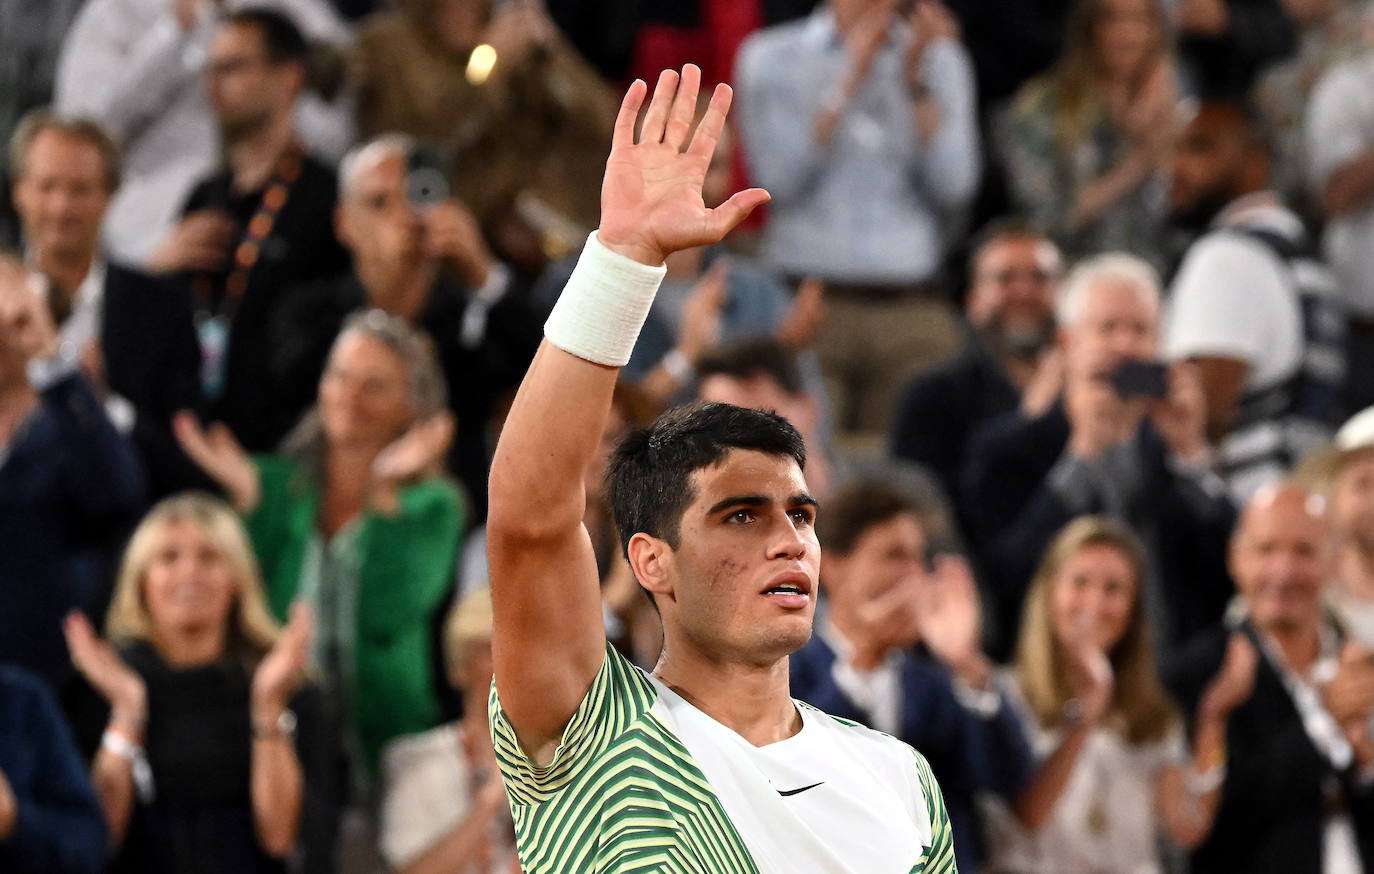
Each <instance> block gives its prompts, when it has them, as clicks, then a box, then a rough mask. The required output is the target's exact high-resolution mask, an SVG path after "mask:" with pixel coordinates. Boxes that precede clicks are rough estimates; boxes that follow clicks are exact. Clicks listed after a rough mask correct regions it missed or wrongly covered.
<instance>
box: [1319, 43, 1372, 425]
mask: <svg viewBox="0 0 1374 874" xmlns="http://www.w3.org/2000/svg"><path fill="white" fill-rule="evenodd" d="M1371 81H1374V50H1366V51H1364V52H1361V53H1359V54H1358V55H1356V56H1355V57H1352V58H1349V59H1348V60H1345V61H1343V62H1341V63H1339V64H1336V65H1335V66H1333V67H1332V68H1331V69H1330V70H1328V71H1327V72H1326V74H1325V75H1324V76H1322V78H1321V80H1320V81H1319V82H1318V83H1317V85H1316V87H1315V88H1314V89H1313V91H1312V100H1311V102H1310V104H1309V105H1308V109H1307V121H1306V126H1305V130H1306V133H1305V136H1304V145H1305V146H1306V150H1307V162H1308V163H1307V169H1308V171H1309V176H1308V182H1309V183H1310V185H1311V187H1312V190H1313V193H1314V195H1315V196H1316V197H1317V198H1318V200H1319V202H1320V203H1321V206H1322V208H1323V211H1324V212H1325V214H1326V230H1325V232H1324V236H1323V239H1322V244H1323V247H1324V250H1325V254H1326V258H1327V261H1328V262H1329V263H1330V264H1331V269H1332V270H1333V271H1335V273H1336V277H1337V280H1338V285H1339V287H1340V289H1341V291H1342V292H1343V293H1344V295H1345V298H1346V304H1347V310H1348V313H1349V317H1350V337H1349V340H1348V343H1349V366H1348V372H1349V373H1351V374H1356V375H1360V374H1368V373H1371V372H1374V255H1371V252H1374V250H1372V249H1371V247H1370V246H1369V240H1370V239H1371V236H1374V105H1370V103H1369V100H1368V97H1369V83H1370V82H1371ZM1371 404H1374V380H1370V379H1367V378H1355V379H1351V380H1350V381H1349V385H1348V387H1347V391H1346V412H1348V413H1354V412H1357V411H1359V410H1362V409H1364V408H1365V407H1367V406H1369V405H1371Z"/></svg>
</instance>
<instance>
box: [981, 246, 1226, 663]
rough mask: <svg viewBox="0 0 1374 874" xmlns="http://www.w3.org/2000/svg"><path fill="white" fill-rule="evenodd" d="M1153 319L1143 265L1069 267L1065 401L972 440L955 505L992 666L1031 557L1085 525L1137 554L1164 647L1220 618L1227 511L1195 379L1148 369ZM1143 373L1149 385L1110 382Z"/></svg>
mask: <svg viewBox="0 0 1374 874" xmlns="http://www.w3.org/2000/svg"><path fill="white" fill-rule="evenodd" d="M1158 313H1159V284H1158V281H1157V280H1156V279H1155V276H1154V272H1153V271H1152V270H1150V268H1149V267H1148V266H1147V265H1146V264H1145V263H1144V262H1142V261H1140V260H1139V259H1136V258H1133V257H1131V256H1129V255H1103V256H1099V257H1097V258H1094V259H1091V260H1089V261H1086V262H1084V263H1082V264H1081V265H1079V267H1078V268H1077V269H1075V270H1074V272H1073V273H1072V274H1071V275H1070V277H1069V279H1068V280H1067V282H1066V283H1065V288H1064V293H1063V295H1062V297H1061V298H1060V306H1059V311H1058V320H1059V332H1060V333H1059V343H1060V349H1061V351H1062V354H1063V356H1064V390H1063V393H1062V395H1060V397H1059V399H1058V400H1057V401H1056V402H1055V403H1054V404H1053V405H1052V406H1051V407H1050V408H1049V409H1048V410H1047V411H1046V412H1044V413H1042V414H1041V415H1039V416H1034V417H1026V416H1022V415H1020V414H1017V413H1011V414H1008V415H1006V416H1004V417H1002V418H999V419H994V420H992V421H991V422H989V423H988V424H987V425H985V426H984V427H983V428H982V429H981V430H980V432H979V433H978V435H977V436H976V437H975V438H974V441H973V446H972V447H971V448H970V450H969V453H968V465H967V467H966V469H965V475H964V488H965V492H964V507H965V508H966V511H967V512H968V514H969V515H968V518H969V521H970V522H971V523H972V524H971V534H972V536H973V538H974V541H975V544H976V546H977V549H978V551H979V555H980V557H981V563H980V568H981V569H983V570H984V571H985V572H986V574H987V580H986V582H987V584H988V585H987V588H988V589H989V595H990V599H991V602H992V608H993V610H994V611H995V619H996V621H997V622H998V624H997V625H995V626H994V632H995V634H994V639H993V652H994V654H995V655H1000V654H1002V653H1005V652H1008V651H1009V650H1010V644H1011V641H1010V640H1009V639H1008V637H1009V636H1010V634H1012V633H1014V630H1015V629H1016V628H1017V627H1019V626H1020V620H1019V616H1020V613H1021V602H1022V600H1023V598H1024V597H1025V592H1026V588H1027V586H1028V585H1029V582H1030V579H1031V576H1032V574H1033V573H1034V570H1035V561H1036V558H1035V557H1036V556H1039V555H1041V554H1043V553H1044V551H1045V547H1046V546H1047V545H1048V544H1049V542H1050V540H1051V539H1052V538H1053V537H1054V535H1055V534H1056V532H1058V531H1059V530H1060V529H1061V528H1063V527H1064V526H1065V525H1066V524H1068V522H1069V521H1070V520H1072V519H1074V518H1075V517H1077V516H1082V515H1087V514H1090V513H1098V514H1105V515H1110V516H1113V517H1115V518H1117V519H1120V520H1123V521H1126V522H1128V523H1129V524H1130V526H1131V528H1132V529H1133V530H1134V531H1135V532H1136V534H1137V536H1139V537H1140V538H1141V539H1142V540H1144V541H1145V543H1146V544H1148V546H1149V550H1148V554H1149V556H1150V561H1149V566H1148V568H1147V571H1146V574H1145V576H1144V580H1143V587H1144V590H1145V591H1144V596H1143V603H1144V604H1145V605H1146V606H1147V609H1148V610H1149V611H1150V624H1151V625H1152V626H1153V627H1154V629H1155V634H1156V636H1157V638H1158V639H1159V641H1160V642H1161V645H1162V646H1164V647H1165V648H1166V649H1167V648H1168V647H1171V646H1172V645H1173V644H1174V643H1175V642H1177V641H1179V640H1184V639H1187V638H1188V637H1189V636H1191V635H1192V634H1193V633H1195V632H1197V631H1198V630H1200V629H1202V628H1206V627H1208V626H1209V625H1210V624H1211V623H1212V622H1215V621H1216V620H1217V619H1218V618H1219V617H1220V616H1221V614H1222V612H1223V611H1224V610H1225V606H1226V602H1227V600H1228V599H1229V598H1230V583H1229V582H1228V580H1227V578H1226V569H1225V554H1226V542H1227V537H1228V536H1229V535H1230V532H1231V525H1232V523H1233V522H1234V519H1235V509H1234V508H1233V506H1232V504H1231V502H1230V500H1229V498H1228V497H1227V494H1226V487H1225V485H1224V484H1223V483H1222V482H1221V480H1220V479H1219V478H1218V477H1217V475H1216V474H1215V473H1214V472H1213V471H1212V468H1211V466H1210V464H1209V461H1208V458H1209V456H1208V453H1207V441H1206V438H1205V435H1204V432H1203V426H1204V421H1205V418H1206V408H1205V407H1204V399H1203V395H1202V388H1201V386H1200V385H1199V384H1198V380H1197V376H1196V374H1195V373H1194V372H1193V371H1191V370H1190V369H1189V368H1188V367H1186V366H1175V367H1173V368H1171V369H1169V370H1168V371H1164V368H1163V366H1162V365H1158V364H1156V365H1155V368H1158V369H1157V370H1155V369H1154V368H1151V367H1150V366H1149V365H1148V362H1150V361H1152V360H1153V359H1155V358H1156V356H1157V355H1158V354H1159V342H1158V323H1159V315H1158ZM1123 366H1127V370H1123V369H1122V368H1123ZM1140 367H1144V368H1145V369H1146V370H1151V371H1153V377H1154V379H1157V380H1158V382H1157V383H1155V384H1146V383H1149V382H1153V380H1145V381H1142V382H1140V383H1136V382H1133V381H1129V380H1122V379H1121V377H1122V376H1123V374H1125V375H1129V370H1130V369H1131V368H1140Z"/></svg>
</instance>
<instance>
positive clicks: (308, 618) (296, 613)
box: [253, 601, 315, 721]
mask: <svg viewBox="0 0 1374 874" xmlns="http://www.w3.org/2000/svg"><path fill="white" fill-rule="evenodd" d="M314 635H315V618H314V616H313V615H311V613H310V608H309V607H308V606H306V605H305V604H304V603H303V602H300V601H297V602H296V603H295V604H293V605H291V619H290V621H289V622H287V623H286V628H284V629H283V630H282V633H281V637H279V638H277V642H276V644H275V645H274V646H273V647H272V649H271V650H270V651H269V652H268V653H267V655H266V656H264V657H263V659H262V661H261V662H259V663H258V668H257V670H256V671H254V672H253V710H254V712H255V713H258V714H260V715H261V716H262V717H263V721H270V720H272V719H275V718H276V715H277V714H280V713H281V711H282V710H283V709H285V708H286V705H287V703H288V702H289V701H290V700H291V696H292V695H294V694H296V690H297V689H299V688H300V687H301V683H303V682H304V681H305V662H306V658H307V657H308V656H309V654H310V639H311V638H312V637H314Z"/></svg>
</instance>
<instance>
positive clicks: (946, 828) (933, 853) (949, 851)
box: [911, 750, 959, 874]
mask: <svg viewBox="0 0 1374 874" xmlns="http://www.w3.org/2000/svg"><path fill="white" fill-rule="evenodd" d="M912 755H914V756H915V757H916V774H917V777H918V778H919V779H920V782H921V792H922V793H923V794H924V795H925V798H926V812H927V814H928V816H929V817H930V846H929V847H927V848H926V850H925V852H924V853H922V854H921V858H920V859H918V860H916V864H915V865H914V866H913V867H912V869H911V874H958V870H959V869H958V868H957V867H956V865H955V861H954V830H953V829H952V828H951V827H950V824H949V811H947V810H946V809H945V797H944V795H943V794H942V793H941V792H940V784H939V783H937V782H936V781H935V775H934V774H932V773H931V771H930V763H929V762H927V761H926V760H925V757H924V756H922V755H921V754H920V753H918V752H916V751H915V750H912Z"/></svg>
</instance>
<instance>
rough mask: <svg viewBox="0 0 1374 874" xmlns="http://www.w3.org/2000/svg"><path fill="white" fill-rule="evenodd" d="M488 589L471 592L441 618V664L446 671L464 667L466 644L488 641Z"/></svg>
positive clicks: (489, 600)
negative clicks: (442, 662)
mask: <svg viewBox="0 0 1374 874" xmlns="http://www.w3.org/2000/svg"><path fill="white" fill-rule="evenodd" d="M493 622H494V620H493V618H492V612H491V590H490V589H487V588H481V589H474V590H472V591H471V592H468V593H467V594H466V595H464V596H463V597H462V599H461V600H459V601H458V602H457V603H455V604H454V605H453V607H452V608H451V609H450V610H449V611H448V616H447V617H446V618H445V619H444V664H445V665H446V666H447V667H448V669H449V671H450V672H452V671H456V670H460V669H461V668H463V667H464V666H465V664H466V659H467V647H468V644H470V643H474V642H477V641H487V642H488V643H489V642H490V641H491V634H492V624H493Z"/></svg>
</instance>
